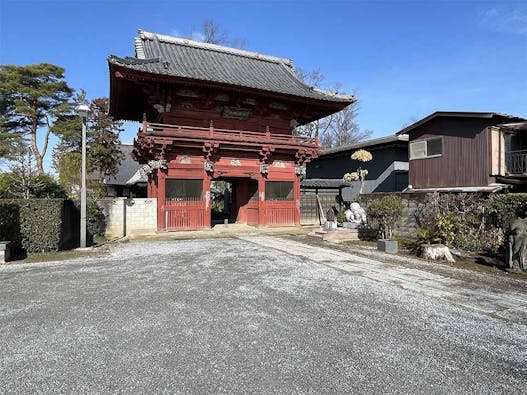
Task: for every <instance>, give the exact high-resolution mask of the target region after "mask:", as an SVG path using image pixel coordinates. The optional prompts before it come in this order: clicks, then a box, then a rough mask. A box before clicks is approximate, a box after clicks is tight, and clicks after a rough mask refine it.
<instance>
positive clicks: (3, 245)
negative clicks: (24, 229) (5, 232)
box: [0, 241, 11, 264]
mask: <svg viewBox="0 0 527 395" xmlns="http://www.w3.org/2000/svg"><path fill="white" fill-rule="evenodd" d="M10 260H11V242H10V241H0V264H1V263H6V262H9V261H10Z"/></svg>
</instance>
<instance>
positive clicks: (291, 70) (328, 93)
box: [284, 62, 356, 101]
mask: <svg viewBox="0 0 527 395" xmlns="http://www.w3.org/2000/svg"><path fill="white" fill-rule="evenodd" d="M284 67H285V69H286V70H287V71H288V72H289V74H290V75H291V77H292V78H293V80H294V81H295V82H297V83H298V84H301V85H302V86H304V87H306V88H308V89H309V90H310V91H312V92H318V93H320V94H322V95H326V96H330V97H333V98H336V99H343V100H353V101H355V100H356V97H355V96H354V95H344V94H338V93H337V92H331V91H327V90H324V89H320V88H317V87H314V86H310V85H308V84H306V83H305V82H304V81H302V80H301V79H300V78H298V75H297V74H296V72H295V70H294V68H293V67H292V62H291V67H287V66H286V65H284Z"/></svg>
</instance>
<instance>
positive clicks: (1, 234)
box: [0, 199, 79, 255]
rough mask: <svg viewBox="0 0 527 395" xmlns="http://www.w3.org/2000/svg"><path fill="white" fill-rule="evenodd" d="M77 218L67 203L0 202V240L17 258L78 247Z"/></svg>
mask: <svg viewBox="0 0 527 395" xmlns="http://www.w3.org/2000/svg"><path fill="white" fill-rule="evenodd" d="M78 224H79V214H78V210H77V209H76V208H75V205H74V204H73V202H71V201H70V200H64V199H0V240H7V241H11V242H12V243H13V249H14V251H15V253H17V254H18V255H24V254H27V253H32V252H47V251H58V250H62V249H67V248H72V247H75V246H76V245H78V240H79V232H78V229H79V225H78Z"/></svg>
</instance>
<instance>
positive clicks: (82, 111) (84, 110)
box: [77, 104, 91, 248]
mask: <svg viewBox="0 0 527 395" xmlns="http://www.w3.org/2000/svg"><path fill="white" fill-rule="evenodd" d="M90 111H91V110H90V107H88V106H87V105H86V104H81V105H80V106H78V107H77V114H79V116H80V117H81V120H82V167H81V235H80V248H86V123H87V120H88V113H90Z"/></svg>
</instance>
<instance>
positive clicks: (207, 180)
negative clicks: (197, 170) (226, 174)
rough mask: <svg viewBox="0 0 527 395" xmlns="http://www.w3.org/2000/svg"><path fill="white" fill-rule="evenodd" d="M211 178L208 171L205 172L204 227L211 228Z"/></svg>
mask: <svg viewBox="0 0 527 395" xmlns="http://www.w3.org/2000/svg"><path fill="white" fill-rule="evenodd" d="M210 183H211V180H210V176H209V175H208V174H207V172H206V171H204V172H203V200H204V201H205V213H204V215H203V222H204V224H203V226H204V227H205V228H209V227H210V224H211V205H212V200H211V198H210Z"/></svg>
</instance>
